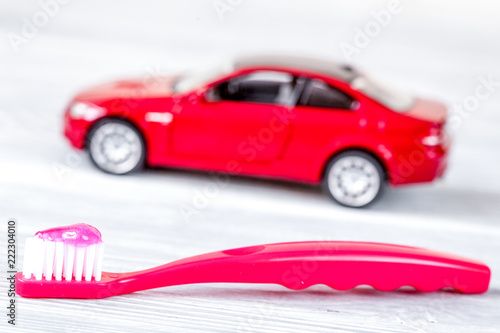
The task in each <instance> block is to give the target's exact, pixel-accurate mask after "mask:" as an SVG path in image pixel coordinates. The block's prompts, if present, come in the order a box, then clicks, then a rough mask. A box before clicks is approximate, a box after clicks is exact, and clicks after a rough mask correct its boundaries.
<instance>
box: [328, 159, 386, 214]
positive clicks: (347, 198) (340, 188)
mask: <svg viewBox="0 0 500 333" xmlns="http://www.w3.org/2000/svg"><path fill="white" fill-rule="evenodd" d="M385 186H386V177H385V172H384V168H383V167H382V165H381V164H380V162H379V161H378V160H377V159H376V158H374V157H373V156H371V155H370V154H367V153H364V152H361V151H346V152H343V153H340V154H338V155H337V156H335V157H334V158H333V159H332V160H331V161H330V162H329V163H328V165H327V167H326V171H325V175H324V178H323V187H324V189H325V190H326V192H327V193H328V194H329V195H330V196H331V197H332V198H333V200H335V201H336V202H338V203H339V204H341V205H343V206H346V207H353V208H361V207H365V206H367V205H369V204H371V203H373V202H374V201H375V200H376V199H377V198H379V197H380V195H381V193H382V192H383V190H384V188H385Z"/></svg>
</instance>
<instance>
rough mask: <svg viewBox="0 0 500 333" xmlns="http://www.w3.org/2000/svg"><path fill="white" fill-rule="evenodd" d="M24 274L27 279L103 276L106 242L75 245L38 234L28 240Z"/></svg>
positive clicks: (69, 278) (68, 278)
mask: <svg viewBox="0 0 500 333" xmlns="http://www.w3.org/2000/svg"><path fill="white" fill-rule="evenodd" d="M25 251H26V252H25V256H24V263H23V275H24V277H25V278H27V279H32V278H33V279H35V280H42V279H45V280H52V279H54V280H56V281H62V280H63V279H64V280H66V281H71V280H73V279H74V280H75V281H82V280H84V281H92V279H94V280H95V281H100V280H101V273H102V270H101V266H102V257H103V253H104V243H102V242H101V243H97V244H88V245H84V246H82V244H80V245H79V246H75V245H74V244H65V243H64V242H62V241H50V240H46V239H41V238H39V237H37V236H34V237H31V238H28V239H27V240H26V249H25Z"/></svg>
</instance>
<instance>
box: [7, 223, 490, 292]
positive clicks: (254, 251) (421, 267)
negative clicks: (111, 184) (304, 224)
mask: <svg viewBox="0 0 500 333" xmlns="http://www.w3.org/2000/svg"><path fill="white" fill-rule="evenodd" d="M102 249H103V243H102V240H101V234H100V233H99V231H98V230H97V229H96V228H94V227H92V226H89V225H86V224H75V225H71V226H68V227H62V228H54V229H49V230H46V231H42V232H38V233H36V234H35V236H34V237H33V238H31V239H28V241H27V247H26V255H25V260H24V267H23V272H20V273H17V274H16V292H17V293H18V294H19V295H21V296H23V297H55V298H61V297H62V298H104V297H110V296H115V295H122V294H127V293H132V292H135V291H140V290H146V289H152V288H159V287H166V286H174V285H181V284H190V283H209V282H210V283H215V282H224V283H227V282H234V283H275V284H280V285H283V286H285V287H287V288H290V289H295V290H299V289H304V288H307V287H309V286H312V285H315V284H326V285H328V286H330V287H331V288H334V289H338V290H347V289H351V288H354V287H356V286H358V285H370V286H372V287H374V288H376V289H378V290H384V291H389V290H394V289H397V288H399V287H402V286H412V287H414V288H416V289H417V290H420V291H436V290H439V289H443V288H453V289H456V290H458V291H460V292H462V293H484V292H485V291H486V290H487V289H488V284H489V280H490V269H489V268H488V267H487V266H486V265H484V264H483V263H481V262H479V261H476V260H471V259H467V258H463V257H459V256H456V255H452V254H446V253H441V252H435V251H430V250H426V249H420V248H415V247H408V246H399V245H390V244H379V243H364V242H333V241H320V242H296V243H281V244H268V245H258V246H251V247H244V248H238V249H232V250H226V251H220V252H212V253H208V254H202V255H198V256H194V257H190V258H186V259H181V260H177V261H174V262H172V263H169V264H165V265H162V266H158V267H155V268H151V269H147V270H143V271H138V272H131V273H107V272H102V273H101V264H102Z"/></svg>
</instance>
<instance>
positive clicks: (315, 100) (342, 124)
mask: <svg viewBox="0 0 500 333" xmlns="http://www.w3.org/2000/svg"><path fill="white" fill-rule="evenodd" d="M358 107H359V102H358V101H357V100H355V99H354V98H353V97H352V96H350V95H349V94H348V93H346V92H344V91H343V90H341V89H339V88H337V87H335V86H333V85H332V84H330V83H328V82H326V81H324V80H322V79H319V78H310V79H308V82H307V84H306V87H305V89H304V92H303V93H302V96H301V98H300V100H299V102H298V103H297V106H296V108H295V109H296V112H297V119H296V130H295V132H294V136H293V141H292V143H291V144H290V147H289V151H290V152H293V154H294V155H293V158H294V160H297V161H298V162H297V164H298V167H302V168H303V169H304V170H306V169H309V168H310V167H311V166H316V165H323V164H324V159H325V157H327V155H329V154H330V153H331V150H332V148H334V147H335V146H336V145H342V142H343V141H344V140H346V139H351V138H353V137H358V136H359V135H360V134H361V132H360V117H359V116H360V115H359V112H357V110H358ZM302 164H303V165H302Z"/></svg>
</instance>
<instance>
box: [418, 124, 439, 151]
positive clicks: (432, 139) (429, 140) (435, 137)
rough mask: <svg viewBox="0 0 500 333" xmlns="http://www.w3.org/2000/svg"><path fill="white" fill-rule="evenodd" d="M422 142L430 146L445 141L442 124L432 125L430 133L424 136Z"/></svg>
mask: <svg viewBox="0 0 500 333" xmlns="http://www.w3.org/2000/svg"><path fill="white" fill-rule="evenodd" d="M421 141H422V144H423V145H425V146H429V147H434V146H438V145H440V144H441V143H443V133H442V129H441V126H439V127H431V129H430V130H429V133H428V134H427V135H425V136H424V137H422V139H421Z"/></svg>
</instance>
